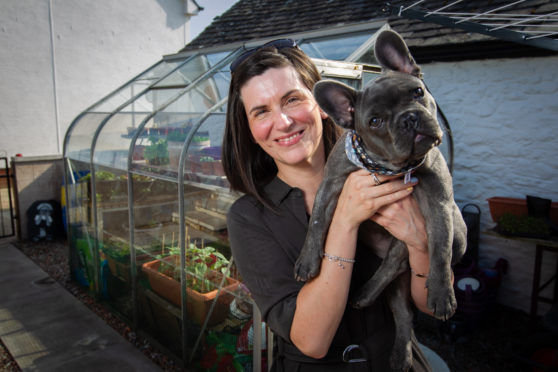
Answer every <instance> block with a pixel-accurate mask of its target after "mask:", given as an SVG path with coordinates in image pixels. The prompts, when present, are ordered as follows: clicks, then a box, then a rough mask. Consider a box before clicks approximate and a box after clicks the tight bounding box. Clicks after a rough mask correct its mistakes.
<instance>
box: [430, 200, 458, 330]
mask: <svg viewBox="0 0 558 372" xmlns="http://www.w3.org/2000/svg"><path fill="white" fill-rule="evenodd" d="M437 217H438V218H437V220H438V221H437V222H435V220H436V218H432V220H434V221H430V222H431V223H430V224H429V223H427V233H428V240H429V244H428V251H429V252H428V253H429V256H430V270H429V273H428V279H426V287H427V288H428V296H427V306H428V308H429V309H430V310H431V311H432V313H433V315H434V316H435V317H436V318H438V319H442V320H447V319H449V318H450V317H451V316H452V315H453V314H454V313H455V309H456V308H457V301H456V299H455V294H454V291H453V285H452V283H451V255H452V246H453V237H454V235H453V221H452V220H453V218H452V217H453V215H452V212H451V211H447V210H446V213H443V214H439V215H438V216H437ZM429 225H430V226H429Z"/></svg>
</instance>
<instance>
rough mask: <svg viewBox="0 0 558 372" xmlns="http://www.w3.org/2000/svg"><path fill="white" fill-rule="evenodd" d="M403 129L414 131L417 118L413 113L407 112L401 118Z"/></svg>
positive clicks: (417, 121)
mask: <svg viewBox="0 0 558 372" xmlns="http://www.w3.org/2000/svg"><path fill="white" fill-rule="evenodd" d="M403 124H404V125H405V128H411V129H416V128H417V126H418V124H419V116H418V115H417V114H416V113H414V112H409V113H408V114H406V115H405V116H404V117H403Z"/></svg>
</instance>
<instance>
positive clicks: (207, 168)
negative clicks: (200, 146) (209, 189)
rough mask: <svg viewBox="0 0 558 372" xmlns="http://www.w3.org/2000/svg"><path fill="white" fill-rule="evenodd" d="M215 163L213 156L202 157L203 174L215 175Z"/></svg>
mask: <svg viewBox="0 0 558 372" xmlns="http://www.w3.org/2000/svg"><path fill="white" fill-rule="evenodd" d="M213 161H214V159H213V158H212V157H211V156H200V163H201V171H202V173H203V174H208V175H210V174H213Z"/></svg>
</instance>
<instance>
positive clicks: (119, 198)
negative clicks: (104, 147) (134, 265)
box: [95, 165, 133, 319]
mask: <svg viewBox="0 0 558 372" xmlns="http://www.w3.org/2000/svg"><path fill="white" fill-rule="evenodd" d="M95 197H96V204H95V206H96V211H97V239H98V244H97V247H98V249H99V251H98V252H97V257H99V268H100V270H99V283H100V294H101V298H103V299H104V300H105V301H107V302H109V303H110V304H111V305H112V307H113V308H115V309H116V310H118V311H119V312H120V313H121V314H122V315H124V316H125V317H127V318H128V319H132V313H133V312H132V309H133V300H132V281H131V268H130V262H131V261H130V244H129V243H130V228H129V222H128V221H129V220H128V183H127V175H126V173H124V172H123V171H118V170H116V169H114V168H109V167H103V166H99V165H95Z"/></svg>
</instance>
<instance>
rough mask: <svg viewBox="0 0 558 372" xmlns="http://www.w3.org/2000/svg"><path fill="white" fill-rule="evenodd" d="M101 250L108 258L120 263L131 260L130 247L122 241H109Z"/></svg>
mask: <svg viewBox="0 0 558 372" xmlns="http://www.w3.org/2000/svg"><path fill="white" fill-rule="evenodd" d="M101 249H102V251H103V252H104V253H105V254H106V255H107V256H109V257H111V258H113V259H115V260H118V261H127V260H129V258H130V246H129V245H128V243H126V242H124V241H121V240H117V239H108V240H107V241H106V242H105V243H104V244H103V246H102V247H101Z"/></svg>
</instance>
